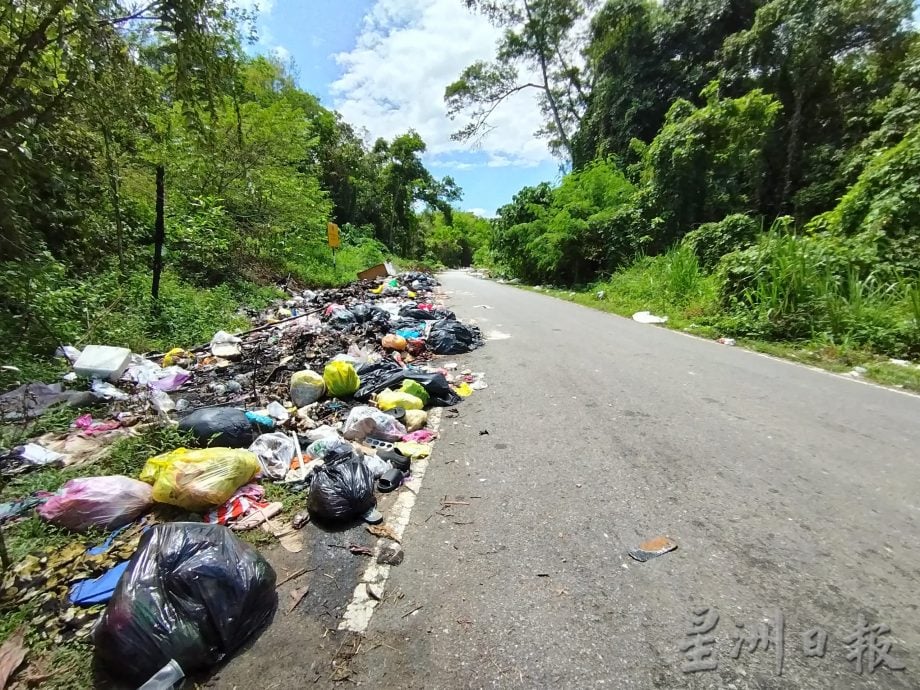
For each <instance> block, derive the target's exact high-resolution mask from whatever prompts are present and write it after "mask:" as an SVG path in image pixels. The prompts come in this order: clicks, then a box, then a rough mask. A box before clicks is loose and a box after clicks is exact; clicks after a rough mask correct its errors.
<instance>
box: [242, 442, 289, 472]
mask: <svg viewBox="0 0 920 690" xmlns="http://www.w3.org/2000/svg"><path fill="white" fill-rule="evenodd" d="M249 450H250V452H252V453H255V454H256V456H257V457H258V458H259V464H260V465H261V466H262V474H264V475H265V476H267V477H271V478H272V479H284V475H286V474H287V471H288V469H289V468H290V466H291V460H293V459H294V439H292V438H291V437H290V436H288V435H287V434H283V433H281V432H280V431H276V432H274V433H272V434H262V435H261V436H259V437H258V438H257V439H256V440H255V441H253V442H252V445H251V446H249Z"/></svg>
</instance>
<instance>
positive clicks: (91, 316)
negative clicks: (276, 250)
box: [0, 255, 277, 380]
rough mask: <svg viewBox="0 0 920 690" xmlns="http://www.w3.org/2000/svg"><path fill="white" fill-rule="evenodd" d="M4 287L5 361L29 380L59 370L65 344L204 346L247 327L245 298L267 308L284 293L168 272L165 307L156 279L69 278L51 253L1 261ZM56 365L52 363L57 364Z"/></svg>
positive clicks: (0, 312)
mask: <svg viewBox="0 0 920 690" xmlns="http://www.w3.org/2000/svg"><path fill="white" fill-rule="evenodd" d="M0 290H2V291H3V292H4V294H6V295H8V296H9V300H8V302H7V303H6V304H5V305H4V307H3V308H2V309H0V332H3V333H18V334H19V336H18V337H16V338H12V337H5V338H3V339H2V340H0V359H2V360H3V361H4V362H5V363H14V364H16V365H17V366H19V367H20V368H21V369H22V370H23V376H24V377H25V378H26V379H29V380H31V379H32V378H38V377H41V376H42V375H43V374H46V373H48V371H49V367H53V363H52V361H51V360H50V355H51V353H53V351H54V350H55V348H56V347H57V346H58V345H59V344H61V343H72V344H74V345H77V346H82V345H85V344H91V343H100V342H101V343H106V344H110V345H122V346H125V347H129V348H131V349H132V350H133V351H135V352H147V351H157V350H159V351H163V350H164V348H165V349H168V348H171V347H177V346H185V347H192V346H195V347H197V346H198V345H200V344H201V343H203V342H207V341H208V340H210V338H211V336H212V335H213V334H214V332H215V331H217V330H219V329H233V328H235V327H242V326H244V325H245V324H246V323H247V321H246V319H245V318H243V317H241V316H239V315H237V309H238V307H239V305H240V303H241V302H243V303H248V304H250V305H251V306H255V307H260V306H263V305H265V304H266V303H267V302H268V301H269V300H270V299H271V298H273V297H276V296H277V292H276V291H275V290H271V289H262V288H256V287H255V286H253V285H251V284H247V283H245V282H243V281H242V280H238V281H236V282H235V283H227V284H223V285H218V286H216V287H213V288H209V289H202V288H198V287H196V286H193V285H190V284H189V283H187V282H185V281H183V280H182V279H180V278H179V277H178V275H176V274H175V273H173V272H172V271H171V270H168V271H166V272H165V273H164V275H163V283H162V291H161V295H160V300H159V304H158V305H157V307H156V308H155V307H154V304H153V301H152V299H151V297H150V277H149V276H148V275H145V274H144V273H140V272H137V273H132V274H130V275H128V276H124V275H122V274H120V273H119V272H118V271H117V270H116V269H114V268H113V269H109V270H107V271H105V272H103V273H98V274H95V275H92V276H88V277H85V278H80V277H75V276H68V275H67V273H66V270H65V267H64V265H63V264H61V263H60V262H57V261H55V260H54V259H52V258H51V257H50V256H47V255H46V256H44V257H41V258H40V259H38V260H35V261H29V262H27V261H17V262H6V263H4V264H0ZM51 370H53V368H52V369H51Z"/></svg>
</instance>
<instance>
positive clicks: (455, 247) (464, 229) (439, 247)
mask: <svg viewBox="0 0 920 690" xmlns="http://www.w3.org/2000/svg"><path fill="white" fill-rule="evenodd" d="M450 216H451V217H450V221H449V222H448V220H447V218H446V216H445V215H444V214H443V213H440V212H428V213H426V214H423V215H422V217H421V230H422V233H423V234H424V237H425V247H426V249H427V254H428V255H429V256H431V257H432V258H433V259H434V261H435V262H437V263H438V264H440V265H442V266H449V267H452V268H456V267H458V266H469V265H471V264H472V263H473V262H474V259H475V257H476V255H477V254H478V255H479V257H480V261H482V260H483V258H485V257H487V256H488V254H489V248H490V245H491V241H492V225H491V223H489V221H488V220H486V219H485V218H480V217H479V216H477V215H475V214H473V213H470V212H468V211H457V210H454V211H452V212H451V214H450Z"/></svg>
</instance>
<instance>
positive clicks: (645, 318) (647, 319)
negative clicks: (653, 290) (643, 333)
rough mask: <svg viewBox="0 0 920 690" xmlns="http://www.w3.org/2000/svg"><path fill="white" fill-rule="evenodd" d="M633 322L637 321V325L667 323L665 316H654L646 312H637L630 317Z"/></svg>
mask: <svg viewBox="0 0 920 690" xmlns="http://www.w3.org/2000/svg"><path fill="white" fill-rule="evenodd" d="M632 319H633V321H638V322H639V323H667V322H668V317H667V316H655V315H654V314H652V313H651V312H648V311H637V312H636V313H635V314H633V315H632Z"/></svg>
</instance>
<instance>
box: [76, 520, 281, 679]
mask: <svg viewBox="0 0 920 690" xmlns="http://www.w3.org/2000/svg"><path fill="white" fill-rule="evenodd" d="M276 605H277V596H276V594H275V571H274V570H272V568H271V566H270V565H269V564H268V563H267V562H266V561H265V559H264V558H262V556H261V555H260V554H259V552H258V551H256V550H255V549H254V548H252V547H251V546H249V545H248V544H246V543H244V542H242V541H240V540H239V539H238V538H237V537H236V536H234V535H233V533H231V532H230V530H228V529H227V528H226V527H222V526H220V525H209V524H205V523H190V522H171V523H167V524H162V525H157V526H155V527H154V528H153V529H151V530H149V531H148V532H147V533H146V534H144V536H143V537H142V538H141V541H140V544H139V546H138V549H137V551H136V552H135V553H134V556H132V558H131V561H130V563H129V565H128V569H127V570H126V571H125V573H124V575H122V577H121V579H120V580H119V582H118V586H117V587H116V588H115V593H114V595H113V596H112V599H111V601H109V603H108V606H106V609H105V611H104V612H103V614H102V617H101V618H100V620H99V624H98V625H97V626H96V629H95V631H94V634H93V635H94V642H95V656H96V663H97V664H98V666H99V668H100V669H101V670H104V671H105V672H107V673H108V674H110V675H112V676H113V677H114V678H115V679H117V680H118V681H119V682H121V683H123V684H129V685H130V687H138V686H139V685H141V684H142V683H144V682H146V681H147V679H149V678H150V677H152V676H153V675H154V674H155V673H157V672H158V671H159V670H160V669H162V668H163V667H164V666H166V665H167V664H168V663H169V662H170V661H175V663H177V664H178V666H179V667H180V668H181V669H182V670H183V671H184V672H185V673H186V674H188V675H192V674H196V673H200V672H202V671H206V670H209V669H211V668H212V667H214V666H215V665H216V664H218V663H220V662H221V661H223V660H224V659H226V658H227V657H229V656H230V655H232V654H234V653H235V652H236V651H237V650H239V649H240V647H242V646H243V645H244V644H246V642H248V641H249V640H250V639H251V638H252V637H253V636H254V635H255V634H256V633H258V632H259V631H260V630H261V629H262V628H263V627H264V626H265V625H266V624H267V623H268V622H269V620H270V619H271V617H272V614H273V613H274V610H275V607H276Z"/></svg>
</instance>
